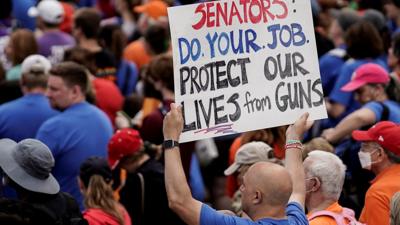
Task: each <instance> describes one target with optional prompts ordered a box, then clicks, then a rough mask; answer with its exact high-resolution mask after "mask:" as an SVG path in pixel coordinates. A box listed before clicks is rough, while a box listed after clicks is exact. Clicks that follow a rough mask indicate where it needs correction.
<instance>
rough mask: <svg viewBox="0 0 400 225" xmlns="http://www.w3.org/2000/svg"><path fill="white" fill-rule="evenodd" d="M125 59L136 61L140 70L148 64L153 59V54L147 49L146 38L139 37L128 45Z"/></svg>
mask: <svg viewBox="0 0 400 225" xmlns="http://www.w3.org/2000/svg"><path fill="white" fill-rule="evenodd" d="M124 59H126V60H128V61H130V62H133V63H135V65H136V66H137V67H138V69H139V70H140V69H141V68H143V66H144V65H146V64H148V63H149V62H150V60H151V55H150V54H149V53H148V52H147V51H146V47H145V43H144V40H142V39H139V40H136V41H134V42H132V43H130V44H129V45H128V46H126V47H125V49H124Z"/></svg>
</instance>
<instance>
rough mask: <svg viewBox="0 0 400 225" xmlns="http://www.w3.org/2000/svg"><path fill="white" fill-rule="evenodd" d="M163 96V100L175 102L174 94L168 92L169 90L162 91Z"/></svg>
mask: <svg viewBox="0 0 400 225" xmlns="http://www.w3.org/2000/svg"><path fill="white" fill-rule="evenodd" d="M161 95H162V96H163V100H174V99H175V94H174V92H172V91H170V90H168V89H167V88H163V90H161Z"/></svg>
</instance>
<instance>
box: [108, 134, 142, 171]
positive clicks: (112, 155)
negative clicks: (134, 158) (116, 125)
mask: <svg viewBox="0 0 400 225" xmlns="http://www.w3.org/2000/svg"><path fill="white" fill-rule="evenodd" d="M142 146H143V141H142V138H141V137H140V134H139V132H138V131H137V130H134V129H131V128H124V129H121V130H117V132H115V134H114V135H113V136H112V137H111V139H110V141H109V142H108V163H109V164H110V166H111V168H112V169H114V168H115V167H116V166H117V165H118V163H119V160H120V159H121V158H122V157H124V156H127V155H132V154H135V153H136V152H138V151H139V150H141V149H142Z"/></svg>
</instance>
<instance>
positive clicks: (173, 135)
mask: <svg viewBox="0 0 400 225" xmlns="http://www.w3.org/2000/svg"><path fill="white" fill-rule="evenodd" d="M182 130H183V116H182V106H179V105H177V104H175V103H171V110H170V111H169V112H168V113H167V115H166V116H165V118H164V123H163V134H164V140H174V141H179V136H180V135H181V133H182Z"/></svg>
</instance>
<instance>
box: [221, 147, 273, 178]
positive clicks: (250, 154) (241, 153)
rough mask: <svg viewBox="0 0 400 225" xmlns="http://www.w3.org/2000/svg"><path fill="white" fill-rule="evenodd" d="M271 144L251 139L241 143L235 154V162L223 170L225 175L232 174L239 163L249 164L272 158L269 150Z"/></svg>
mask: <svg viewBox="0 0 400 225" xmlns="http://www.w3.org/2000/svg"><path fill="white" fill-rule="evenodd" d="M270 151H273V150H272V148H271V146H269V145H268V144H266V143H264V142H261V141H253V142H249V143H247V144H244V145H242V146H241V147H240V148H239V150H238V151H237V152H236V155H235V162H234V163H233V164H232V165H230V166H229V167H228V168H227V169H226V170H225V171H224V174H225V175H226V176H229V175H232V174H233V173H234V172H236V171H237V170H238V169H239V167H240V166H241V165H251V164H254V163H256V162H269V161H271V160H272V158H271V157H270V154H269V152H270Z"/></svg>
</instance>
